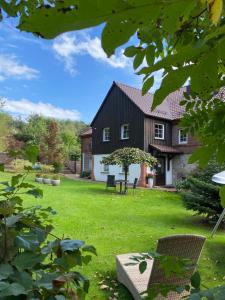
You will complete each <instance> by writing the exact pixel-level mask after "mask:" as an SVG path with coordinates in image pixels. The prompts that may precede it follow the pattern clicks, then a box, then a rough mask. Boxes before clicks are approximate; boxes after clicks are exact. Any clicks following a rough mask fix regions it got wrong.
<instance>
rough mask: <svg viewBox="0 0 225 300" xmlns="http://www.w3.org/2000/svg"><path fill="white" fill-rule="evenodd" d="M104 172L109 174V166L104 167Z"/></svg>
mask: <svg viewBox="0 0 225 300" xmlns="http://www.w3.org/2000/svg"><path fill="white" fill-rule="evenodd" d="M103 172H104V173H109V165H103Z"/></svg>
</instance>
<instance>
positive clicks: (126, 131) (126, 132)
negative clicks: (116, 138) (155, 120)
mask: <svg viewBox="0 0 225 300" xmlns="http://www.w3.org/2000/svg"><path fill="white" fill-rule="evenodd" d="M129 138H130V125H129V124H123V125H122V126H121V139H122V140H127V139H129Z"/></svg>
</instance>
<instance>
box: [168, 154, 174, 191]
mask: <svg viewBox="0 0 225 300" xmlns="http://www.w3.org/2000/svg"><path fill="white" fill-rule="evenodd" d="M168 164H169V170H168ZM172 168H173V161H172V159H170V160H169V158H168V155H166V185H172V184H173V169H172Z"/></svg>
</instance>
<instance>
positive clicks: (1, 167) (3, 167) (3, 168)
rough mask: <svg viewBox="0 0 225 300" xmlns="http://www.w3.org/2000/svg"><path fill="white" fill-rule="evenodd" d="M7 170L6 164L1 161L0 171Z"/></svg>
mask: <svg viewBox="0 0 225 300" xmlns="http://www.w3.org/2000/svg"><path fill="white" fill-rule="evenodd" d="M4 171H5V166H4V164H2V163H0V172H4Z"/></svg>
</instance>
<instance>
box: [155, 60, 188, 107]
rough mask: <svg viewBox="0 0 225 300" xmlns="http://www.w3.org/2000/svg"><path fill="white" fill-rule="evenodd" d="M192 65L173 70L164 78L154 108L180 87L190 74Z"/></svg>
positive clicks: (156, 95) (156, 94)
mask: <svg viewBox="0 0 225 300" xmlns="http://www.w3.org/2000/svg"><path fill="white" fill-rule="evenodd" d="M191 69H192V66H187V67H183V68H182V69H178V70H171V71H170V72H169V73H168V74H167V75H166V76H165V77H164V79H163V81H162V84H161V87H160V88H159V89H158V90H157V91H156V92H155V95H154V100H153V104H152V110H153V109H155V108H156V107H157V106H158V105H159V104H161V103H162V102H163V100H165V98H166V97H167V95H168V94H170V93H172V92H174V91H176V90H177V89H179V88H180V87H181V86H182V85H183V84H184V83H185V82H186V80H187V79H188V77H189V76H190V73H189V72H190V71H191Z"/></svg>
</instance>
